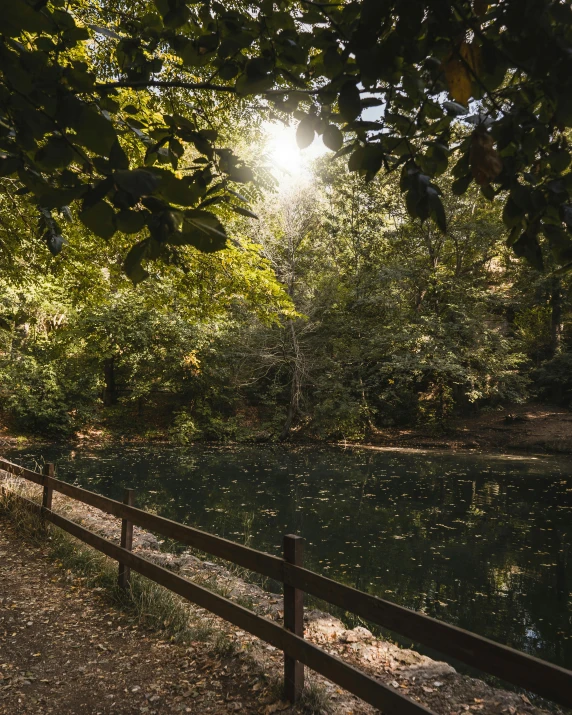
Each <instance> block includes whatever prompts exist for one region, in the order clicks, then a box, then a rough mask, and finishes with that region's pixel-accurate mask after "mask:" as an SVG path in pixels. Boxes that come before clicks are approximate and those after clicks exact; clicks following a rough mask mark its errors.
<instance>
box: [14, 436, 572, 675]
mask: <svg viewBox="0 0 572 715" xmlns="http://www.w3.org/2000/svg"><path fill="white" fill-rule="evenodd" d="M6 457H7V458H9V459H12V460H13V461H16V462H19V463H21V464H25V465H26V466H31V467H34V466H35V465H36V464H41V463H42V462H43V461H44V460H45V461H54V462H56V464H57V476H58V477H59V478H61V479H64V480H66V481H72V482H75V483H77V484H80V485H82V486H85V487H87V488H88V489H91V490H93V491H97V492H100V493H102V494H106V495H108V496H112V497H115V498H121V494H122V489H123V487H125V486H131V487H135V488H136V489H137V497H136V501H137V505H138V506H142V507H145V508H153V509H156V510H157V512H158V513H159V514H161V515H163V516H166V517H169V518H171V519H175V520H177V521H181V522H184V523H187V524H191V525H194V526H199V527H201V528H203V529H206V530H208V531H211V532H214V533H216V534H219V535H220V536H225V537H227V538H230V539H233V540H236V541H240V542H244V540H245V538H246V539H249V540H250V544H251V545H252V546H254V547H256V548H260V549H263V550H265V551H269V552H271V553H275V554H279V553H280V543H281V536H282V534H284V533H291V532H292V533H298V534H300V535H302V536H303V537H304V538H305V539H306V562H305V565H306V566H308V567H309V568H312V569H315V570H316V571H319V572H321V573H324V574H326V575H327V576H329V577H331V578H335V579H338V580H340V581H344V582H346V583H348V584H350V585H353V586H356V587H357V588H360V589H362V590H364V591H369V592H371V593H374V594H376V595H379V596H382V597H385V598H388V599H390V600H392V601H395V602H397V603H400V604H402V605H404V606H408V607H410V608H414V609H416V610H420V611H423V612H424V613H427V614H429V615H432V616H435V617H437V618H440V619H443V620H445V621H447V622H449V623H453V624H456V625H459V626H462V627H464V628H468V629H470V630H472V631H475V632H476V633H479V634H481V635H484V636H488V637H490V638H493V639H494V640H497V641H500V642H502V643H506V644H508V645H512V646H514V647H516V648H519V649H521V650H526V651H528V652H529V653H532V654H534V655H537V656H539V657H542V658H546V659H547V660H551V661H553V662H555V663H559V664H560V665H564V666H566V667H569V668H570V667H572V549H571V542H572V460H570V459H569V458H553V457H540V458H534V457H516V456H494V455H493V456H491V455H479V454H450V453H447V454H443V453H434V452H432V453H423V452H398V451H392V452H390V451H382V452H380V451H371V450H360V449H358V450H352V451H344V450H341V449H333V448H302V449H297V450H287V449H281V448H272V447H265V446H256V447H241V448H233V449H225V448H194V449H192V450H191V451H187V452H181V451H177V450H174V449H166V448H164V447H162V446H161V447H157V448H132V447H126V448H121V449H106V450H97V451H89V452H88V451H80V450H75V451H72V450H70V449H69V448H61V449H56V448H49V449H47V448H43V449H41V450H40V449H39V448H37V449H35V450H26V451H16V450H12V451H10V452H8V453H6Z"/></svg>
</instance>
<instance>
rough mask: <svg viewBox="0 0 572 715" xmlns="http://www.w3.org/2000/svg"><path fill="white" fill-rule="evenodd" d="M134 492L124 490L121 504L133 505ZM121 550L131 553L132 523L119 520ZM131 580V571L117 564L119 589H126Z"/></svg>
mask: <svg viewBox="0 0 572 715" xmlns="http://www.w3.org/2000/svg"><path fill="white" fill-rule="evenodd" d="M134 495H135V490H134V489H125V490H124V491H123V503H124V504H127V505H128V506H134V504H135V496H134ZM121 548H122V549H127V551H131V549H132V548H133V523H132V522H131V521H129V519H122V520H121ZM130 579H131V569H130V568H129V566H125V564H119V576H118V583H119V586H120V587H121V588H127V586H128V585H129V581H130Z"/></svg>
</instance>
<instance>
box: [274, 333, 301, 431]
mask: <svg viewBox="0 0 572 715" xmlns="http://www.w3.org/2000/svg"><path fill="white" fill-rule="evenodd" d="M288 322H289V323H290V334H291V336H292V352H293V353H294V355H293V360H292V382H291V383H290V403H289V405H288V412H287V414H286V422H285V423H284V427H282V432H280V437H279V438H278V439H279V440H280V441H281V442H283V441H284V440H285V439H287V437H288V435H289V434H290V430H291V428H292V422H293V421H294V418H295V417H296V415H297V413H298V409H299V405H300V388H301V386H302V381H301V375H302V355H301V353H300V345H299V343H298V336H297V335H296V330H295V328H294V321H292V320H290V321H288Z"/></svg>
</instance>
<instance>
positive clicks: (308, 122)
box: [296, 117, 316, 149]
mask: <svg viewBox="0 0 572 715" xmlns="http://www.w3.org/2000/svg"><path fill="white" fill-rule="evenodd" d="M315 135H316V132H315V130H314V121H313V119H311V118H310V117H304V119H302V120H301V121H300V123H299V124H298V126H297V128H296V143H297V144H298V146H299V147H300V149H305V148H306V147H308V146H310V144H311V143H312V142H313V141H314V136H315Z"/></svg>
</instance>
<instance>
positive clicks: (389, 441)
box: [0, 403, 572, 457]
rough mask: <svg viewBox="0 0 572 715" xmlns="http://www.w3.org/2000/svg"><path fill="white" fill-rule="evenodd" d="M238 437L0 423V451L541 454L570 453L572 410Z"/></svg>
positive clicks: (522, 410) (523, 410) (546, 408)
mask: <svg viewBox="0 0 572 715" xmlns="http://www.w3.org/2000/svg"><path fill="white" fill-rule="evenodd" d="M263 437H264V438H262V437H261V436H260V435H258V436H257V435H256V434H253V436H252V438H251V439H248V440H240V441H196V442H190V443H188V444H186V445H181V444H178V443H177V442H176V441H175V440H172V439H169V438H168V436H167V434H166V433H165V434H163V435H158V436H157V437H153V438H151V437H140V436H138V435H133V434H117V433H114V432H108V433H105V432H104V431H103V430H101V429H99V430H96V429H93V430H87V431H84V432H78V433H77V434H76V435H75V436H73V437H70V438H66V439H56V438H48V437H43V436H38V435H16V434H12V433H10V431H9V430H8V429H7V428H6V427H4V428H3V429H2V428H1V427H0V452H1V451H2V449H3V448H5V449H18V448H22V449H25V448H29V447H35V446H41V447H48V446H54V444H56V443H59V444H66V445H69V446H70V448H72V449H78V448H88V449H89V448H92V449H104V448H106V447H117V446H151V445H157V446H168V447H172V448H180V449H192V448H193V447H200V446H204V447H217V448H221V449H225V448H235V447H241V446H251V447H252V446H257V445H258V446H263V447H264V446H272V447H283V448H290V449H292V448H293V449H296V448H300V447H338V448H343V449H370V450H375V451H401V452H404V453H407V452H410V453H423V452H425V453H431V452H439V451H441V452H450V453H455V452H459V453H465V454H471V453H474V454H491V455H492V454H505V455H506V454H507V453H508V454H510V453H513V454H515V455H527V456H531V457H533V456H534V457H541V456H548V455H567V454H572V410H567V409H563V408H558V407H554V406H550V405H543V404H535V403H530V404H525V405H517V406H512V407H510V408H509V407H507V408H503V409H502V410H500V409H499V410H495V411H494V412H482V413H481V414H479V415H478V416H476V417H470V418H464V419H461V418H459V419H455V420H451V421H450V422H448V423H444V424H442V425H440V426H433V427H432V426H422V427H407V428H387V429H379V430H375V431H372V432H370V434H368V435H367V436H366V437H364V439H363V440H344V439H343V438H338V439H317V438H313V437H311V436H308V435H306V434H304V433H302V432H301V431H298V432H293V433H292V438H291V439H290V440H288V441H282V442H280V441H277V440H273V439H272V438H271V437H268V435H266V433H263Z"/></svg>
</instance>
